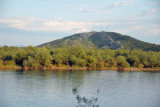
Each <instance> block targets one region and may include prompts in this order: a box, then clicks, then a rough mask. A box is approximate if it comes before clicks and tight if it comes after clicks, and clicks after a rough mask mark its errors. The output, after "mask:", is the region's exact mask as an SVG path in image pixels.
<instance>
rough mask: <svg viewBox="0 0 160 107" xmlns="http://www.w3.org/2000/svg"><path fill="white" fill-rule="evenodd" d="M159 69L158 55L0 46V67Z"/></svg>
mask: <svg viewBox="0 0 160 107" xmlns="http://www.w3.org/2000/svg"><path fill="white" fill-rule="evenodd" d="M20 67H21V68H27V69H29V68H37V69H39V68H63V69H65V68H68V69H70V68H73V69H80V68H81V69H108V68H111V69H114V68H115V69H125V68H128V69H149V68H154V69H159V67H160V52H157V51H142V50H124V49H117V50H111V49H107V48H103V49H98V48H88V49H87V48H82V47H80V46H76V47H67V46H64V47H61V48H53V47H42V48H38V47H33V46H28V47H24V48H18V47H8V46H4V47H1V48H0V68H20Z"/></svg>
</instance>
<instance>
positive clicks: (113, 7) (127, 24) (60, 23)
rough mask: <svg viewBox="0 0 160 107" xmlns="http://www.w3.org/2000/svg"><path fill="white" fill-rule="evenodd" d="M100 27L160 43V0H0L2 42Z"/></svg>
mask: <svg viewBox="0 0 160 107" xmlns="http://www.w3.org/2000/svg"><path fill="white" fill-rule="evenodd" d="M107 26H108V29H107ZM101 29H102V30H103V31H110V32H118V33H121V34H125V35H130V36H132V37H134V38H137V39H139V40H142V41H145V42H150V43H159V44H160V0H0V45H1V46H2V45H10V46H11V45H13V46H17V45H24V46H27V45H33V46H36V45H39V44H41V43H45V42H48V41H52V40H55V39H59V38H62V37H66V36H69V35H72V34H74V33H80V32H89V31H93V30H94V31H101Z"/></svg>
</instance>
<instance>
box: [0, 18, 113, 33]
mask: <svg viewBox="0 0 160 107" xmlns="http://www.w3.org/2000/svg"><path fill="white" fill-rule="evenodd" d="M108 24H110V23H107V22H105V23H102V22H75V21H63V19H62V18H57V17H55V18H54V19H53V20H44V19H36V18H32V17H29V18H5V19H0V26H2V27H3V26H5V27H10V28H15V29H21V30H26V31H53V32H72V33H78V32H87V31H89V29H91V27H92V26H93V25H94V26H101V25H108Z"/></svg>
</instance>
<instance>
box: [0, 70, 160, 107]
mask: <svg viewBox="0 0 160 107" xmlns="http://www.w3.org/2000/svg"><path fill="white" fill-rule="evenodd" d="M74 87H78V90H79V93H80V95H82V96H83V95H84V96H86V97H91V96H95V94H96V90H97V89H100V94H99V105H100V107H106V106H108V107H117V106H118V107H159V106H160V103H159V101H160V93H159V91H160V73H159V72H129V71H125V72H124V71H111V70H103V71H96V70H93V71H85V70H1V71H0V107H75V105H76V100H75V98H74V96H73V95H72V88H74Z"/></svg>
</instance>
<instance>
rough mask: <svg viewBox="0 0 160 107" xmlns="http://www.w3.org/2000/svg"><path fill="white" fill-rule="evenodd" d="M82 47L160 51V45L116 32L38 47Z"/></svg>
mask: <svg viewBox="0 0 160 107" xmlns="http://www.w3.org/2000/svg"><path fill="white" fill-rule="evenodd" d="M64 45H67V46H81V47H83V48H93V47H94V48H95V47H96V48H100V49H102V48H108V49H141V50H144V51H149V50H150V51H160V45H156V44H151V43H147V42H143V41H140V40H137V39H135V38H132V37H130V36H127V35H122V34H119V33H115V32H88V33H79V34H74V35H72V36H68V37H65V38H62V39H58V40H54V41H51V42H48V43H44V44H42V45H39V46H38V47H43V46H45V47H63V46H64Z"/></svg>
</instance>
